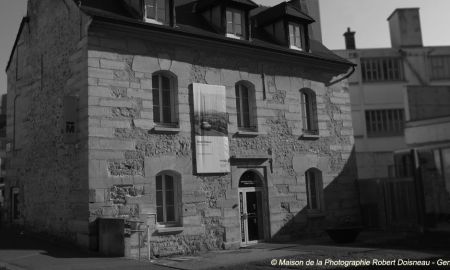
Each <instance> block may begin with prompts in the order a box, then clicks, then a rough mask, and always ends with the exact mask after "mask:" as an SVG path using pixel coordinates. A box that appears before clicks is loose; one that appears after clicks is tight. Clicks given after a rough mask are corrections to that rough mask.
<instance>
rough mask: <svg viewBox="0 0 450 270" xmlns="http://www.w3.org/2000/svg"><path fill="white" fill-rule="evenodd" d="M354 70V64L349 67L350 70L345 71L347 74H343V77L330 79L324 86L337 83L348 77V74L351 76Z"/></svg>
mask: <svg viewBox="0 0 450 270" xmlns="http://www.w3.org/2000/svg"><path fill="white" fill-rule="evenodd" d="M355 71H356V68H355V66H352V67H351V68H350V70H349V71H348V72H347V74H345V75H344V77H342V78H339V79H336V80H334V81H331V82H329V83H327V84H326V85H325V86H327V87H329V86H332V85H335V84H337V83H339V82H341V81H343V80H345V79H347V78H349V77H350V76H352V75H353V73H355Z"/></svg>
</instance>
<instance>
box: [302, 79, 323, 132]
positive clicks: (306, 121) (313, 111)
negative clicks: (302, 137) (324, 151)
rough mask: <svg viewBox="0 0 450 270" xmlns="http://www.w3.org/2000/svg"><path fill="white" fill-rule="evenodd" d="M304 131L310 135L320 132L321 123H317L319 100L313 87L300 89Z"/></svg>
mask: <svg viewBox="0 0 450 270" xmlns="http://www.w3.org/2000/svg"><path fill="white" fill-rule="evenodd" d="M300 95H301V107H302V119H303V132H305V133H306V134H310V135H318V134H319V125H318V123H317V102H316V94H315V93H314V91H312V90H311V89H306V88H305V89H302V90H300Z"/></svg>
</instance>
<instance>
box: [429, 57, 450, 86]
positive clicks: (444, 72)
mask: <svg viewBox="0 0 450 270" xmlns="http://www.w3.org/2000/svg"><path fill="white" fill-rule="evenodd" d="M429 67H430V79H431V80H432V81H440V80H450V55H433V56H430V58H429Z"/></svg>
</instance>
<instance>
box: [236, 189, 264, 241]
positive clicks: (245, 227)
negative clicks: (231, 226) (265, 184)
mask: <svg viewBox="0 0 450 270" xmlns="http://www.w3.org/2000/svg"><path fill="white" fill-rule="evenodd" d="M263 197H264V189H263V188H259V187H247V188H239V214H240V226H241V245H242V246H248V245H253V244H256V243H259V242H262V241H264V203H263Z"/></svg>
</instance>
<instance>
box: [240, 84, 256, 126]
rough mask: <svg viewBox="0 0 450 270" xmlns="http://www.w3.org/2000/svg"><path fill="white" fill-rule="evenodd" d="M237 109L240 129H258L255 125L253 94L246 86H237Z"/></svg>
mask: <svg viewBox="0 0 450 270" xmlns="http://www.w3.org/2000/svg"><path fill="white" fill-rule="evenodd" d="M236 109H237V120H238V127H239V128H246V129H256V125H255V124H254V111H253V110H254V106H253V93H252V91H251V89H250V88H249V87H247V86H246V85H244V84H237V85H236Z"/></svg>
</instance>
